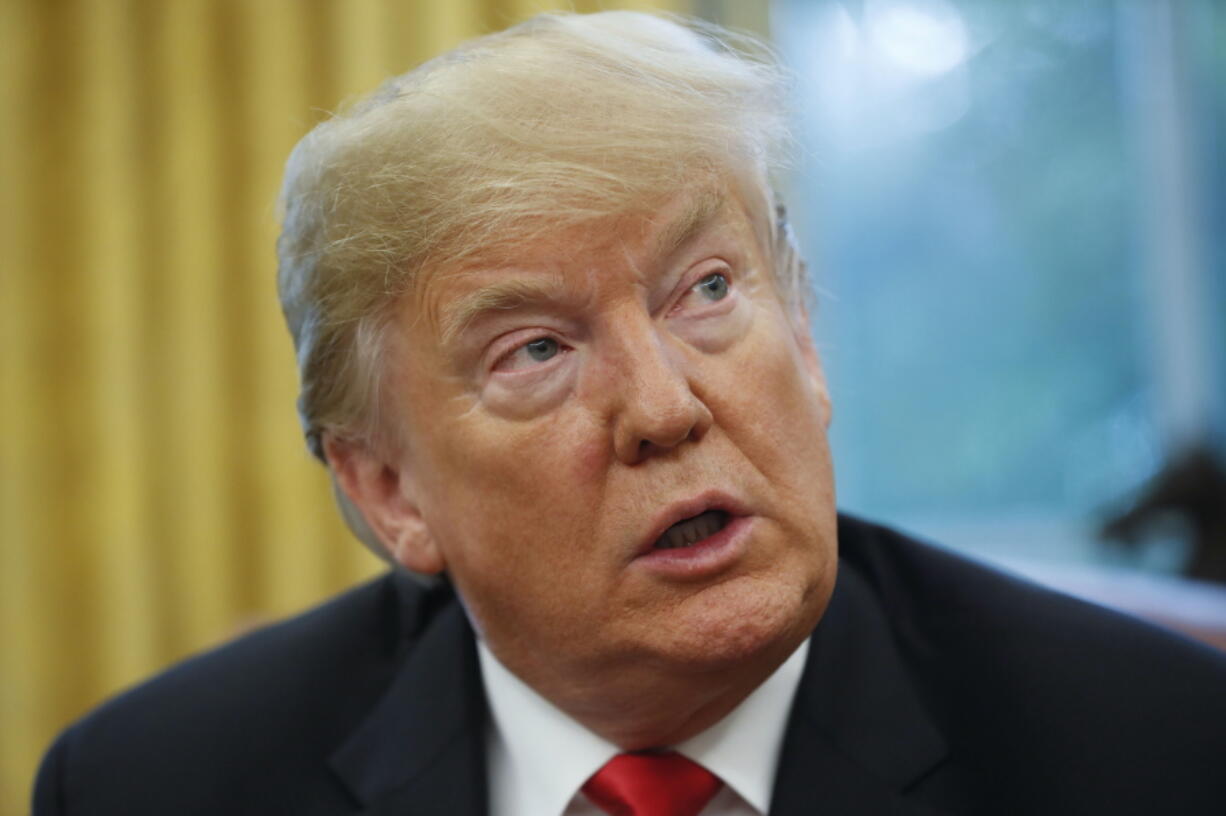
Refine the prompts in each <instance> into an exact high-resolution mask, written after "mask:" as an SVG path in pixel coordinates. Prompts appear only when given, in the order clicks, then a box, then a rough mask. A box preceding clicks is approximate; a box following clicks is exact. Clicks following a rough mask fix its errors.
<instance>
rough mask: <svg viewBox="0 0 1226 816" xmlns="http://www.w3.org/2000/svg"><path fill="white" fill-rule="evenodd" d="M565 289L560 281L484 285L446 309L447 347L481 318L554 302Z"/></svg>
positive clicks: (507, 281)
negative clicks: (474, 321)
mask: <svg viewBox="0 0 1226 816" xmlns="http://www.w3.org/2000/svg"><path fill="white" fill-rule="evenodd" d="M561 288H562V287H561V284H560V282H559V281H558V280H557V279H556V278H545V279H530V280H522V279H519V280H517V279H511V280H505V281H498V282H496V283H492V284H490V285H489V286H483V287H482V288H480V289H478V290H477V291H475V292H472V293H470V294H468V295H465V296H464V297H462V298H460V299H459V300H458V301H456V302H455V303H453V304H451V305H450V306H448V307H446V309H444V314H443V318H442V321H441V323H442V327H443V330H442V341H443V345H449V344H450V343H451V341H453V340H455V338H456V335H458V334H460V332H462V331H464V329H466V328H467V327H468V325H469V324H470V323H472V322H473V320H475V319H476V318H477V317H478V316H480V315H484V314H487V313H489V312H496V311H506V310H509V309H515V308H518V307H520V306H523V305H524V304H526V303H540V302H542V301H546V300H550V299H552V298H555V297H557V295H558V293H559V292H560V291H561Z"/></svg>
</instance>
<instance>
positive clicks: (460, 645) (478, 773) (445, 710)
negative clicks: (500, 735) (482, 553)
mask: <svg viewBox="0 0 1226 816" xmlns="http://www.w3.org/2000/svg"><path fill="white" fill-rule="evenodd" d="M439 605H441V609H439V611H438V612H437V613H436V614H433V615H429V611H428V610H425V609H423V611H421V612H420V615H421V616H422V618H423V620H424V623H423V624H419V625H418V626H413V628H415V629H416V628H421V631H420V633H419V634H418V636H417V639H416V643H415V644H413V645H412V647H411V650H410V651H409V653H408V655H407V656H406V658H405V660H404V664H403V666H402V668H401V670H400V672H399V673H398V674H397V675H396V677H395V679H394V680H393V681H392V683H391V685H390V687H389V688H388V690H387V692H386V693H385V694H384V696H383V698H382V699H381V700H380V701H379V703H378V704H377V705H376V706H375V707H374V709H373V710H372V711H371V712H370V714H369V715H368V716H367V718H366V720H365V721H364V722H363V723H362V724H361V725H360V726H359V727H358V729H357V730H356V731H355V732H354V733H353V734H352V735H351V736H350V738H349V739H348V740H347V741H346V742H345V743H344V744H343V745H342V746H341V747H340V749H339V750H337V751H336V753H335V754H333V756H332V759H331V765H332V768H333V770H334V771H335V772H336V774H337V775H338V776H339V777H340V778H341V779H342V780H343V781H344V783H345V785H346V786H347V787H348V789H349V791H350V793H351V794H352V795H353V796H354V798H355V799H357V801H358V802H359V803H360V804H361V805H362V810H360V811H359V812H361V813H364V814H370V815H371V816H382V814H387V816H391V814H395V815H396V816H431V815H433V814H437V816H443V815H444V814H446V816H484V814H485V813H486V771H485V739H484V736H485V721H486V712H485V697H484V693H483V691H482V688H481V675H480V668H479V666H478V663H477V655H476V647H475V645H474V640H473V634H472V630H471V629H470V628H469V626H468V621H467V620H466V619H465V617H464V612H463V610H462V609H461V607H460V604H459V603H458V602H457V601H455V599H454V596H452V595H451V594H450V592H449V591H448V592H447V594H446V596H445V597H443V598H442V599H437V598H436V599H433V603H429V602H426V603H422V604H420V606H422V607H429V606H434V607H437V606H439Z"/></svg>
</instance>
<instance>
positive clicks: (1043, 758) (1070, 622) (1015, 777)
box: [840, 518, 1226, 813]
mask: <svg viewBox="0 0 1226 816" xmlns="http://www.w3.org/2000/svg"><path fill="white" fill-rule="evenodd" d="M840 546H841V549H842V557H843V559H844V560H845V563H846V564H847V565H849V566H851V568H852V569H854V570H855V571H856V572H858V573H859V574H861V575H862V576H863V577H864V578H865V580H866V581H867V583H868V584H869V585H870V587H871V588H872V590H873V592H874V593H875V594H876V597H877V601H878V603H880V604H881V606H882V608H883V609H884V610H885V612H886V615H887V617H888V619H889V621H890V627H891V630H892V632H893V634H894V637H895V639H896V642H897V645H898V648H899V652H900V653H901V654H902V655H903V657H904V660H905V661H906V662H907V664H908V666H909V670H910V673H911V675H912V678H913V679H914V681H915V683H916V686H917V688H918V690H919V691H920V693H921V696H922V698H923V699H924V702H925V705H926V706H927V708H928V709H929V711H930V713H931V714H932V716H933V717H934V720H935V721H937V722H938V723H939V727H940V728H941V730H942V732H943V733H944V734H945V735H946V738H947V740H948V741H949V747H950V760H951V762H950V766H949V767H948V768H947V769H946V771H945V775H944V777H942V775H941V774H937V775H935V776H934V778H933V779H932V780H930V782H929V784H931V785H937V784H939V783H940V780H941V779H942V778H944V779H948V778H950V774H953V775H961V776H962V777H963V780H964V783H965V785H966V786H967V787H969V788H976V787H981V788H982V792H983V795H984V796H985V797H987V798H988V799H995V800H997V801H1012V802H1013V803H1014V805H1015V806H1016V808H1017V809H1016V810H1009V812H1024V813H1030V812H1047V813H1064V812H1070V813H1071V812H1097V810H1096V808H1099V807H1102V806H1103V805H1104V803H1107V802H1110V803H1113V806H1114V807H1115V811H1114V812H1119V813H1134V812H1135V813H1148V812H1168V813H1170V812H1181V813H1209V812H1218V811H1217V810H1216V808H1219V807H1220V806H1221V803H1222V802H1223V801H1226V782H1223V781H1222V777H1221V773H1220V770H1221V769H1220V758H1221V757H1222V756H1223V755H1226V693H1224V692H1226V653H1222V652H1219V651H1217V650H1215V649H1212V648H1210V647H1208V646H1205V645H1203V644H1200V643H1197V642H1193V641H1191V640H1189V639H1187V638H1185V637H1183V636H1181V635H1178V634H1175V633H1173V632H1169V631H1167V630H1165V629H1162V628H1160V627H1157V626H1154V625H1151V624H1148V623H1145V622H1143V621H1140V620H1138V619H1136V618H1133V617H1131V616H1129V615H1125V614H1122V613H1119V612H1115V611H1112V610H1109V609H1106V608H1103V607H1100V606H1097V605H1094V604H1091V603H1087V602H1083V601H1080V600H1077V599H1075V598H1072V597H1069V596H1067V595H1064V594H1062V593H1060V592H1057V591H1054V590H1050V589H1046V588H1044V587H1041V586H1039V585H1037V584H1034V583H1032V582H1030V581H1027V580H1024V579H1021V578H1017V577H1014V576H1011V575H1009V574H1007V573H1004V572H1001V571H998V570H996V569H993V568H990V567H988V566H985V565H983V564H979V563H977V562H975V561H973V560H970V559H967V558H964V557H961V556H959V555H955V554H953V553H951V552H948V551H945V550H942V549H940V548H939V547H935V546H931V545H928V544H925V543H922V542H919V541H916V540H915V539H912V538H909V537H907V536H905V535H903V534H901V533H899V532H896V531H894V530H891V529H888V528H885V527H881V526H878V525H873V524H868V523H866V522H862V521H858V520H856V519H851V518H846V519H841V520H840Z"/></svg>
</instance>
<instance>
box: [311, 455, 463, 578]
mask: <svg viewBox="0 0 1226 816" xmlns="http://www.w3.org/2000/svg"><path fill="white" fill-rule="evenodd" d="M323 448H324V456H325V457H326V458H327V460H328V466H329V467H330V468H331V469H332V475H333V478H334V479H335V480H336V484H337V486H338V487H339V488H340V489H341V490H342V491H343V492H344V494H345V496H346V497H348V499H349V501H350V503H352V504H353V506H354V507H356V508H357V509H358V511H359V512H361V514H362V517H363V518H364V519H365V520H366V524H367V526H368V527H370V529H371V531H372V532H373V533H374V534H375V536H376V537H377V538H378V539H379V542H380V543H381V544H382V545H383V548H384V550H386V551H387V553H388V554H389V555H391V557H392V559H393V560H395V561H396V563H398V564H400V565H401V566H403V567H406V568H407V569H410V570H412V571H413V572H419V573H422V574H425V575H435V574H437V573H440V572H442V571H443V570H444V569H445V568H446V566H447V564H446V561H445V559H444V558H443V554H442V551H441V550H440V549H439V547H438V544H437V542H436V541H435V540H434V536H433V535H432V534H431V533H430V528H429V526H428V525H427V524H426V521H425V519H424V518H423V517H422V514H421V509H420V507H419V505H418V501H417V491H416V489H415V488H414V486H413V480H412V478H411V475H410V473H409V470H408V467H407V466H405V465H403V464H397V463H395V462H389V461H387V460H386V459H385V458H384V457H383V456H380V455H379V454H377V453H375V452H374V451H373V450H371V448H370V446H369V445H366V444H364V443H360V442H353V441H350V440H347V439H341V438H339V437H337V436H334V435H333V434H330V433H326V434H324V438H323Z"/></svg>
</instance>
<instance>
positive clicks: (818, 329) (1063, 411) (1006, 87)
mask: <svg viewBox="0 0 1226 816" xmlns="http://www.w3.org/2000/svg"><path fill="white" fill-rule="evenodd" d="M771 28H772V34H773V38H774V40H775V42H776V44H777V45H778V47H779V48H780V50H781V52H782V54H783V56H784V59H785V60H786V61H787V62H788V63H789V64H790V65H791V66H792V68H793V69H794V70H795V71H796V73H797V74H798V86H797V94H798V98H797V108H798V112H799V113H798V115H799V118H800V128H799V133H800V142H801V145H800V151H799V152H800V153H801V157H800V159H799V160H798V163H797V164H798V167H797V168H796V174H795V177H794V178H793V179H792V181H791V184H790V189H786V190H785V198H786V199H787V200H788V202H789V205H790V208H791V210H792V214H793V220H794V222H795V225H796V228H797V231H798V232H799V233H800V236H801V240H802V243H803V244H804V246H805V248H806V250H807V255H808V257H809V259H810V262H811V264H812V266H813V267H814V273H815V274H814V277H815V279H816V281H817V282H818V285H819V288H820V292H819V300H820V305H819V307H818V311H817V313H816V314H815V315H814V319H813V323H814V328H815V333H816V336H817V338H818V341H819V344H820V346H821V349H822V352H823V355H824V361H825V364H826V368H827V374H828V377H829V380H830V385H831V389H832V393H833V397H834V403H835V418H834V425H833V427H832V430H831V433H832V441H833V446H834V452H835V462H836V469H837V476H838V484H839V491H840V497H839V498H840V505H841V506H842V507H844V508H845V509H848V510H851V511H853V512H861V513H864V514H866V515H869V516H872V517H875V518H882V519H885V520H887V521H892V522H895V523H898V524H899V525H902V526H906V527H908V528H910V529H912V530H915V531H918V532H920V533H926V534H928V535H931V536H933V537H935V538H939V539H941V540H943V541H945V542H946V543H949V544H951V545H953V546H956V547H961V548H967V549H975V550H977V551H979V552H981V553H982V554H984V555H987V556H989V557H991V556H993V555H1000V554H1004V555H1007V556H1022V557H1025V558H1032V559H1040V560H1055V561H1063V562H1066V563H1076V562H1087V561H1092V560H1101V559H1103V558H1108V560H1109V559H1110V556H1109V554H1108V551H1106V550H1105V549H1104V548H1103V546H1102V545H1101V544H1100V543H1099V542H1098V540H1097V537H1096V532H1095V531H1096V529H1097V526H1098V525H1099V524H1100V523H1101V521H1102V519H1103V518H1105V517H1106V516H1107V515H1108V514H1110V513H1111V512H1113V511H1117V510H1119V509H1121V507H1122V506H1123V503H1124V502H1126V500H1127V498H1128V497H1129V496H1130V495H1133V494H1134V493H1135V491H1136V490H1137V489H1138V487H1140V486H1141V485H1142V484H1143V483H1144V482H1145V481H1146V480H1147V479H1148V478H1150V477H1151V476H1153V475H1154V474H1155V473H1156V472H1157V471H1158V470H1159V469H1160V468H1161V467H1162V465H1163V464H1164V462H1165V461H1166V459H1167V457H1168V456H1170V455H1172V454H1173V453H1174V452H1175V451H1176V450H1177V449H1179V448H1180V447H1181V446H1185V445H1188V444H1196V443H1212V441H1213V440H1214V439H1217V440H1219V441H1220V429H1221V427H1222V420H1223V415H1224V411H1223V405H1222V398H1223V393H1222V392H1223V376H1222V372H1223V370H1224V369H1226V359H1224V354H1223V348H1224V347H1226V342H1224V335H1223V329H1222V322H1223V321H1222V317H1223V316H1224V315H1226V308H1224V304H1226V285H1224V281H1223V278H1224V276H1226V272H1224V270H1223V263H1222V258H1223V254H1224V253H1223V249H1224V244H1223V241H1224V238H1223V235H1224V234H1226V231H1224V230H1222V229H1221V228H1220V225H1221V224H1223V223H1226V205H1224V200H1223V197H1224V194H1223V191H1224V190H1226V164H1224V161H1223V158H1222V156H1223V153H1224V152H1226V151H1223V150H1222V145H1221V144H1220V139H1221V135H1222V134H1221V129H1220V128H1219V127H1218V124H1219V123H1220V121H1221V115H1222V113H1223V111H1224V110H1226V92H1224V90H1223V88H1224V87H1226V83H1222V82H1221V79H1222V77H1223V76H1226V57H1224V56H1223V55H1226V9H1224V8H1223V7H1221V6H1219V5H1217V4H1214V3H1212V2H1209V1H1208V0H1205V1H1204V2H1186V3H1169V4H1168V3H1130V2H1127V0H1124V1H1123V2H1120V3H1112V2H1104V1H1102V0H1099V1H1097V2H1067V0H1060V1H1059V2H1057V1H1056V0H1024V1H1018V0H1010V1H1009V2H995V3H987V2H946V1H945V0H928V1H927V2H920V0H878V1H876V2H874V1H873V0H865V1H864V2H854V3H853V2H813V1H812V0H775V2H774V3H773V4H772V6H771ZM1215 224H1216V225H1219V226H1218V227H1216V228H1215V227H1213V225H1215ZM1215 434H1216V435H1217V436H1215ZM1182 557H1184V554H1183V551H1182V550H1181V545H1180V542H1179V541H1178V540H1177V538H1173V539H1171V540H1170V541H1169V542H1167V545H1166V546H1163V545H1162V544H1161V542H1160V543H1159V545H1158V546H1155V547H1152V548H1150V549H1149V550H1148V551H1146V552H1145V553H1143V554H1142V555H1139V556H1135V557H1134V560H1135V561H1136V562H1137V563H1139V564H1140V565H1142V566H1151V567H1156V568H1165V569H1175V568H1177V567H1178V566H1179V564H1180V560H1181V558H1182ZM1116 558H1117V559H1123V556H1122V555H1120V556H1116Z"/></svg>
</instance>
